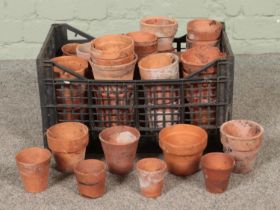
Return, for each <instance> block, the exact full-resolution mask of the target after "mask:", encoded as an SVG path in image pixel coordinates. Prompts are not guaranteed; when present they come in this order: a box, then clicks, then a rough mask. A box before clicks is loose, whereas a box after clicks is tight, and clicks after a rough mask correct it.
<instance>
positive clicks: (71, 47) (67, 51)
mask: <svg viewBox="0 0 280 210" xmlns="http://www.w3.org/2000/svg"><path fill="white" fill-rule="evenodd" d="M78 45H79V43H68V44H65V45H63V46H62V47H61V51H62V53H63V55H76V48H77V46H78Z"/></svg>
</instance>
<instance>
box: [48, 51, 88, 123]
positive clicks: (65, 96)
mask: <svg viewBox="0 0 280 210" xmlns="http://www.w3.org/2000/svg"><path fill="white" fill-rule="evenodd" d="M51 61H53V62H56V63H57V64H59V65H61V66H64V67H66V68H69V69H71V70H73V71H75V72H76V73H78V74H80V75H81V76H85V74H86V70H87V68H88V63H87V61H85V60H84V59H82V58H79V57H77V56H60V57H55V58H53V59H51ZM53 72H54V74H55V78H60V79H67V80H68V79H76V77H75V76H73V75H71V74H69V73H67V72H65V71H63V70H62V69H60V68H59V67H57V66H55V65H54V67H53ZM85 93H86V87H85V85H82V84H77V83H73V84H71V85H70V84H69V85H68V84H62V85H60V84H57V85H56V103H57V105H63V106H65V105H66V106H69V107H63V108H59V107H58V108H57V109H58V111H59V113H60V115H59V120H70V121H71V120H80V119H81V117H82V116H81V114H79V113H84V112H85V111H86V110H85V109H83V108H76V107H73V106H78V107H79V106H81V105H83V104H85V103H86V101H85ZM74 113H77V114H74Z"/></svg>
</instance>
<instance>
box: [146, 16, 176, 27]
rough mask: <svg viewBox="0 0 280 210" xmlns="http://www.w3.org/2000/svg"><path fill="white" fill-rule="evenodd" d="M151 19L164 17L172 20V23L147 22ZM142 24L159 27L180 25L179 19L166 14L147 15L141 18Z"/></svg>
mask: <svg viewBox="0 0 280 210" xmlns="http://www.w3.org/2000/svg"><path fill="white" fill-rule="evenodd" d="M150 19H163V20H168V21H171V22H172V23H170V24H164V25H156V24H149V23H146V21H147V20H150ZM140 24H142V25H145V26H149V27H155V28H158V27H167V26H176V25H178V22H177V20H176V19H175V18H172V17H166V16H146V17H144V18H142V19H141V20H140Z"/></svg>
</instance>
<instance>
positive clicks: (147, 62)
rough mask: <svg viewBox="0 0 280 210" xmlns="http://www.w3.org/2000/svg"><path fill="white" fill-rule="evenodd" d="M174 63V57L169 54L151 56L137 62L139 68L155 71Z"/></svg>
mask: <svg viewBox="0 0 280 210" xmlns="http://www.w3.org/2000/svg"><path fill="white" fill-rule="evenodd" d="M173 62H175V59H174V57H173V56H172V55H171V54H169V53H158V54H151V55H148V56H146V57H144V58H143V59H142V60H140V62H139V66H141V67H142V68H146V69H156V68H162V67H165V66H169V65H171V64H172V63H173Z"/></svg>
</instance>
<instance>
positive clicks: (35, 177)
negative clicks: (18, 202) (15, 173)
mask: <svg viewBox="0 0 280 210" xmlns="http://www.w3.org/2000/svg"><path fill="white" fill-rule="evenodd" d="M16 161H17V167H18V170H19V173H20V176H21V180H22V183H23V185H24V189H25V191H26V192H42V191H44V190H45V189H46V188H47V187H48V177H49V167H50V161H51V153H50V151H49V150H47V149H42V148H39V147H31V148H27V149H23V150H21V151H20V152H18V153H17V154H16Z"/></svg>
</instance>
